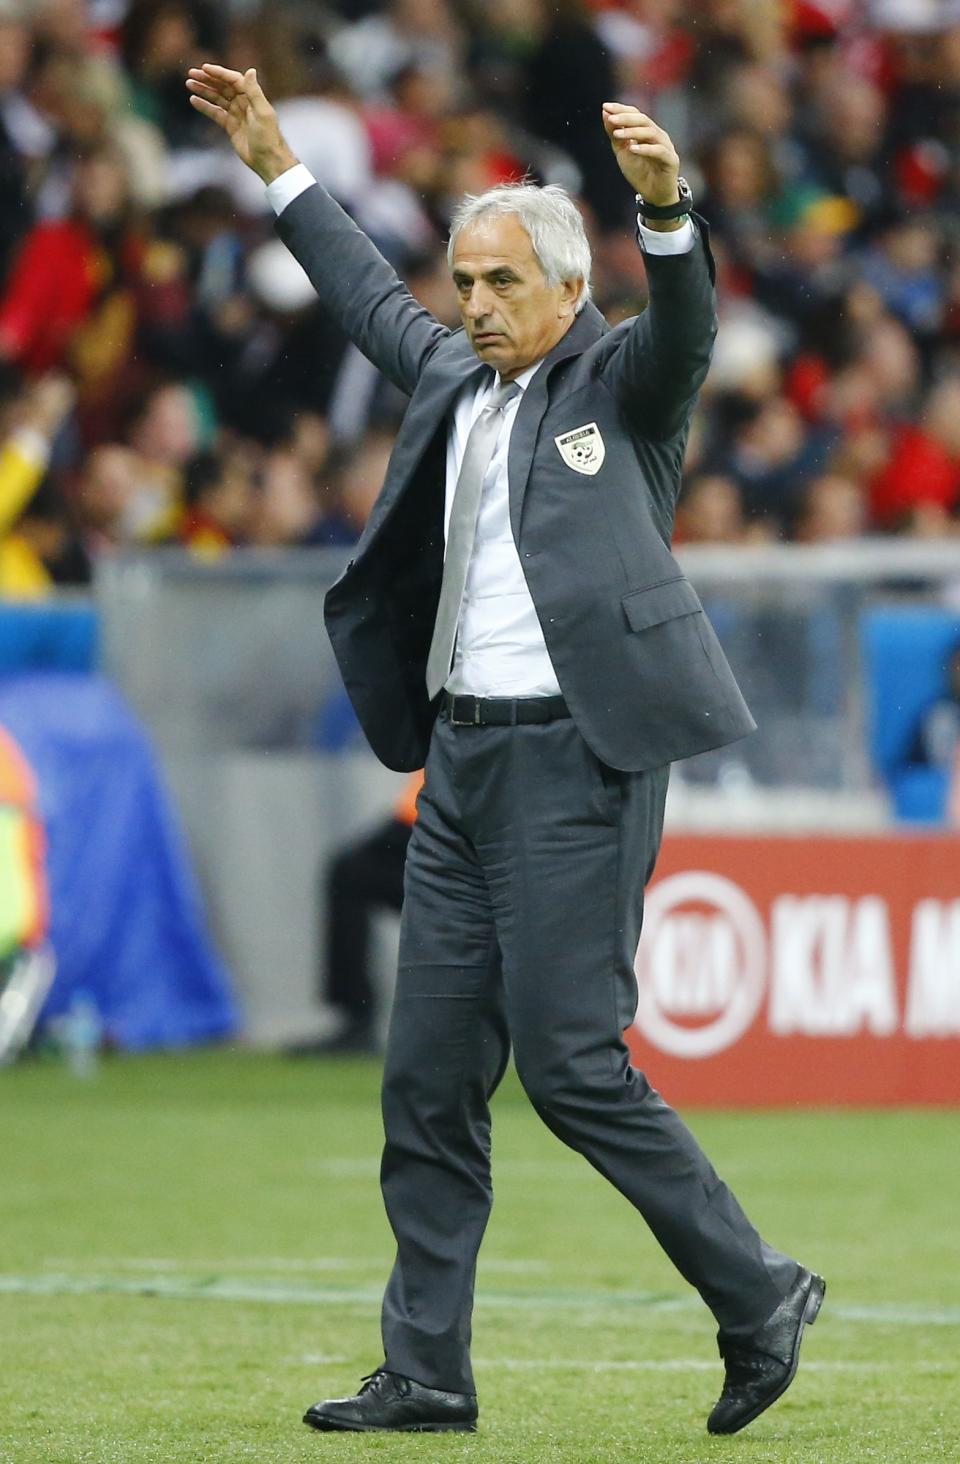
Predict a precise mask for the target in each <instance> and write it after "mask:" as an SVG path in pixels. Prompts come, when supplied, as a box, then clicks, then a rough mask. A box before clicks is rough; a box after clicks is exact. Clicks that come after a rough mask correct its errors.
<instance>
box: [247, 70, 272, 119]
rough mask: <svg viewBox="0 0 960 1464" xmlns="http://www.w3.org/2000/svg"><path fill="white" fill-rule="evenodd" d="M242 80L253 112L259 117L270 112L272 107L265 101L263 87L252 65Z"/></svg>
mask: <svg viewBox="0 0 960 1464" xmlns="http://www.w3.org/2000/svg"><path fill="white" fill-rule="evenodd" d="M243 82H244V89H245V91H246V94H247V96H248V97H249V98H250V105H251V106H252V107H253V110H254V112H256V114H257V115H258V116H260V117H265V116H267V115H268V114H269V113H270V112H272V111H273V108H272V107H271V105H270V103H269V102H268V101H267V99H266V97H265V95H264V92H263V87H262V86H261V85H260V83H259V81H258V80H257V73H256V71H255V70H254V68H253V67H252V66H251V68H250V70H249V71H248V72H247V73H246V75H245V76H244V78H243Z"/></svg>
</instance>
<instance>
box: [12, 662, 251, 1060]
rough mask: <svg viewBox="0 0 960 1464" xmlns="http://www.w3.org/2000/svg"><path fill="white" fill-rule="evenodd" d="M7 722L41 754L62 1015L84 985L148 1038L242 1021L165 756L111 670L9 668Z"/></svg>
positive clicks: (130, 1038)
mask: <svg viewBox="0 0 960 1464" xmlns="http://www.w3.org/2000/svg"><path fill="white" fill-rule="evenodd" d="M0 723H2V724H3V725H4V726H5V727H7V728H8V729H9V731H10V732H11V733H12V734H13V736H14V737H15V738H16V740H17V742H18V743H19V745H20V747H21V748H22V750H23V752H24V753H25V755H26V757H27V758H28V759H29V761H30V763H31V764H32V766H33V769H34V772H35V774H36V776H37V780H38V783H39V788H40V812H41V816H42V818H43V821H44V824H45V827H46V831H47V839H48V860H47V868H48V877H49V884H50V899H51V912H52V923H51V941H52V943H53V947H54V951H55V953H56V959H57V977H56V981H55V983H54V987H53V990H52V992H51V994H50V998H49V1000H48V1002H47V1005H46V1008H45V1013H44V1014H45V1017H55V1016H57V1015H59V1014H61V1013H62V1012H64V1011H65V1010H66V1009H67V1008H69V1006H70V1004H71V1001H72V999H73V997H74V996H75V995H76V993H78V992H84V993H87V994H88V995H89V996H90V997H91V998H92V1000H93V1001H94V1002H95V1003H96V1006H97V1009H98V1011H99V1014H100V1018H101V1020H102V1021H103V1023H104V1026H105V1028H106V1032H107V1035H108V1037H109V1038H110V1039H111V1041H113V1042H115V1043H116V1044H117V1045H118V1046H120V1047H123V1048H127V1049H131V1050H136V1049H143V1048H149V1047H162V1046H181V1045H184V1044H188V1043H194V1042H204V1041H209V1040H212V1039H217V1038H223V1037H227V1036H229V1035H231V1034H232V1033H234V1032H236V1031H237V1029H238V1027H239V1017H238V1012H237V1008H236V1006H235V1004H234V1001H233V997H232V995H231V992H230V984H229V979H228V976H227V972H226V968H225V966H224V964H223V962H222V960H221V959H220V957H219V956H218V954H217V952H216V951H215V949H214V948H213V945H212V943H211V941H210V937H209V934H208V932H207V929H206V924H205V920H204V915H203V910H202V907H201V901H200V895H199V890H198V887H197V883H196V880H195V878H194V875H193V871H192V868H191V865H190V861H189V858H188V855H187V851H186V847H185V844H184V841H183V837H182V835H181V832H180V829H179V827H178V824H177V822H176V819H175V817H174V814H173V810H172V806H171V801H170V798H169V796H168V794H167V791H166V788H165V786H164V784H163V780H162V777H161V775H160V771H159V768H158V766H157V761H156V757H155V755H154V753H153V750H152V748H151V746H150V743H149V741H148V740H147V738H146V735H145V734H144V732H143V730H142V728H141V727H140V725H139V723H138V722H137V720H136V718H135V717H134V716H133V714H132V712H131V711H130V709H129V708H128V707H127V705H126V703H125V702H124V700H123V699H122V697H121V696H120V694H119V692H118V691H117V690H116V689H115V688H114V687H113V686H112V685H110V683H109V682H107V681H106V680H104V679H103V678H101V677H98V676H82V675H77V674H70V673H56V672H49V673H34V674H26V675H21V676H12V677H3V678H0Z"/></svg>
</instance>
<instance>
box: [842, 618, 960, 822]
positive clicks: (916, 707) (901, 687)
mask: <svg viewBox="0 0 960 1464" xmlns="http://www.w3.org/2000/svg"><path fill="white" fill-rule="evenodd" d="M861 635H862V645H863V654H864V664H865V668H866V673H867V692H868V728H869V737H870V751H871V754H872V756H873V761H874V763H875V764H876V767H877V769H878V770H879V772H880V774H881V776H882V777H883V779H884V781H885V782H886V783H887V786H888V787H889V789H890V792H891V796H892V798H893V802H894V808H895V810H896V813H897V817H898V818H901V819H904V820H907V821H910V822H921V823H931V822H934V823H935V822H939V821H940V820H941V819H942V818H943V815H944V805H945V802H946V796H947V783H948V779H947V775H946V773H945V772H943V771H942V770H941V769H940V768H928V767H922V766H917V765H913V766H911V765H910V764H909V762H908V757H909V752H910V746H911V743H912V742H913V740H914V738H915V736H916V733H917V728H918V726H919V724H920V720H921V718H922V716H923V713H924V711H925V710H926V709H927V708H928V707H929V706H930V704H931V703H932V702H934V701H935V700H936V699H937V697H939V696H942V695H943V694H944V692H945V691H946V685H947V677H946V673H947V661H948V658H949V656H950V653H951V651H952V650H953V648H954V647H955V646H956V645H957V644H958V642H960V616H958V615H956V614H951V613H950V612H949V611H946V610H937V609H934V608H931V607H929V606H885V607H883V608H878V609H875V610H869V611H867V612H866V613H865V614H864V616H863V619H862V622H861Z"/></svg>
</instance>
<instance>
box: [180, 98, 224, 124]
mask: <svg viewBox="0 0 960 1464" xmlns="http://www.w3.org/2000/svg"><path fill="white" fill-rule="evenodd" d="M190 105H191V107H193V108H194V109H195V110H196V111H198V112H202V113H203V115H204V116H205V117H210V118H212V120H213V121H214V122H216V123H217V125H218V127H226V125H227V122H228V121H229V119H230V113H229V112H228V111H227V110H226V108H225V107H224V106H222V105H220V104H219V103H216V102H208V101H205V99H204V98H203V97H198V96H196V95H195V94H191V97H190Z"/></svg>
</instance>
